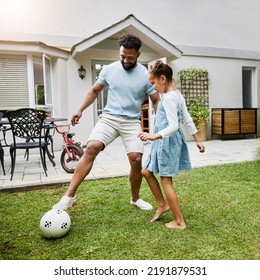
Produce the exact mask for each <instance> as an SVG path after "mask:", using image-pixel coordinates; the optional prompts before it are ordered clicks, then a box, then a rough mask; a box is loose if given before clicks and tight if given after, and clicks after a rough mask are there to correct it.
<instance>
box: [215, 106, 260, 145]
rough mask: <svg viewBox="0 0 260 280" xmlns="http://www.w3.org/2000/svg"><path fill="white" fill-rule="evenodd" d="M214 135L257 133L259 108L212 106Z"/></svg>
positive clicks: (222, 136)
mask: <svg viewBox="0 0 260 280" xmlns="http://www.w3.org/2000/svg"><path fill="white" fill-rule="evenodd" d="M211 118H212V122H211V123H212V129H211V131H212V136H214V135H219V136H221V139H222V140H223V139H224V136H227V135H229V136H232V135H244V137H245V136H246V135H247V134H255V136H256V134H257V132H256V128H257V109H255V108H248V109H244V108H234V109H233V108H212V114H211Z"/></svg>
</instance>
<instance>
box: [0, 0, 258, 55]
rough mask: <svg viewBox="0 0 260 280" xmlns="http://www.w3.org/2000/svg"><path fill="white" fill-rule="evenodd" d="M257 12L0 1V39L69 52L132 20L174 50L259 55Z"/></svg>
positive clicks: (246, 6)
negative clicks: (201, 48)
mask: <svg viewBox="0 0 260 280" xmlns="http://www.w3.org/2000/svg"><path fill="white" fill-rule="evenodd" d="M259 10H260V1H259V0H248V1H244V0H218V1H209V0H160V1H158V0H142V1H140V0H131V1H124V2H122V0H109V1H107V0H95V1H93V0H55V1H52V0H37V1H35V0H23V1H21V0H12V1H10V0H1V1H0V38H1V39H8V40H16V39H17V38H20V39H21V36H19V33H29V34H30V35H31V36H29V35H27V36H29V37H26V38H25V35H23V37H22V39H24V40H35V38H36V40H42V41H44V42H46V43H48V44H51V45H52V44H54V45H56V46H65V45H64V44H67V45H69V46H72V45H73V44H75V43H76V42H77V41H76V40H77V38H86V37H89V36H91V35H93V34H94V33H96V32H99V31H100V30H102V29H104V28H107V27H108V26H111V25H112V24H114V23H116V22H118V21H120V20H122V19H123V18H125V17H126V16H127V15H129V14H134V15H135V16H136V17H137V18H138V19H139V20H141V21H142V22H143V23H144V24H146V25H147V26H149V27H150V28H152V29H153V30H154V31H155V32H157V33H158V34H160V35H161V36H162V37H164V38H166V39H167V40H169V41H170V42H171V43H173V44H177V45H178V44H179V45H197V46H209V47H210V46H211V47H224V48H234V49H247V50H259V46H260V36H257V34H259V26H260V17H259ZM39 34H41V36H39ZM46 35H52V36H49V37H48V36H46ZM60 36H61V37H60ZM63 36H64V37H66V38H62V37H63ZM41 38H43V39H41Z"/></svg>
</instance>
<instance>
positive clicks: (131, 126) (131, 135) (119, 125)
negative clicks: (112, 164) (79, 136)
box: [88, 114, 144, 154]
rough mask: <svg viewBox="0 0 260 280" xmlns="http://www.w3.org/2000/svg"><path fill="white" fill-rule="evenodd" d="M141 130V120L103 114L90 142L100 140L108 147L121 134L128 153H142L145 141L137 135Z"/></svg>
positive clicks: (91, 135)
mask: <svg viewBox="0 0 260 280" xmlns="http://www.w3.org/2000/svg"><path fill="white" fill-rule="evenodd" d="M141 131H142V129H141V122H140V121H139V120H128V119H123V118H120V117H115V116H111V115H107V114H106V115H105V114H103V115H101V116H100V119H99V121H98V122H97V123H96V125H95V127H94V128H93V130H92V132H91V134H90V136H89V138H88V142H89V141H91V140H98V141H100V142H102V143H103V144H104V145H105V147H106V146H107V145H109V144H110V143H112V142H113V141H114V140H115V139H116V138H117V137H118V136H121V137H122V140H123V144H124V146H125V149H126V152H127V154H128V153H141V154H142V153H143V150H144V147H143V142H142V141H141V140H140V138H139V137H137V136H138V134H139V133H140V132H141Z"/></svg>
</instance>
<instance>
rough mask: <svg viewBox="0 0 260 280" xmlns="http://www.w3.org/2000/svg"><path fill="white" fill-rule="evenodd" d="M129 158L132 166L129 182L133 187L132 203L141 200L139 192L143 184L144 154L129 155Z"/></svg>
mask: <svg viewBox="0 0 260 280" xmlns="http://www.w3.org/2000/svg"><path fill="white" fill-rule="evenodd" d="M127 156H128V159H129V163H130V166H131V169H130V174H129V180H130V185H131V192H132V201H133V202H136V201H137V200H138V199H139V191H140V187H141V182H142V173H141V171H142V164H141V162H142V154H140V153H129V154H128V155H127Z"/></svg>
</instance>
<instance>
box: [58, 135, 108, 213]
mask: <svg viewBox="0 0 260 280" xmlns="http://www.w3.org/2000/svg"><path fill="white" fill-rule="evenodd" d="M103 148H104V144H103V143H102V142H100V141H97V140H92V141H89V142H88V145H87V148H86V149H85V152H84V155H83V156H82V157H81V159H80V161H79V162H78V164H77V166H76V168H75V171H74V174H73V176H72V179H71V182H70V185H69V188H68V189H67V191H66V194H65V196H63V197H62V199H61V200H60V202H58V203H57V204H55V205H54V206H53V209H62V210H67V209H69V208H70V207H72V206H74V205H75V204H76V199H75V197H74V195H75V193H76V191H77V189H78V187H79V185H80V183H81V182H82V181H83V180H84V178H85V177H86V176H87V175H88V174H89V172H90V171H91V169H92V166H93V162H94V159H95V158H96V156H97V155H98V154H99V153H100V151H101V150H102V149H103Z"/></svg>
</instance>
